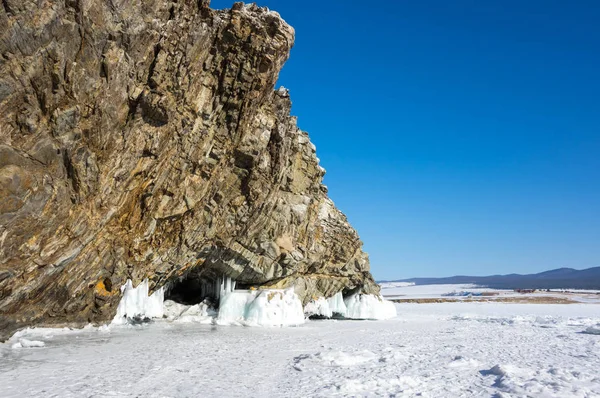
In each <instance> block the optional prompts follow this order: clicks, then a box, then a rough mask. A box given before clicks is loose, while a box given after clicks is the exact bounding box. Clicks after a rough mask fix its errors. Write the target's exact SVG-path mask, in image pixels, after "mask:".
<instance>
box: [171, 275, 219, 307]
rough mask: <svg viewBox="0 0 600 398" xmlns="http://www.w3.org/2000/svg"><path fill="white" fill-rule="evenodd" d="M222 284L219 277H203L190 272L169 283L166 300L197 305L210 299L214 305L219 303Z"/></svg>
mask: <svg viewBox="0 0 600 398" xmlns="http://www.w3.org/2000/svg"><path fill="white" fill-rule="evenodd" d="M220 285H221V283H220V280H219V278H202V277H200V276H198V275H196V274H189V275H186V276H184V277H181V278H179V279H176V280H175V281H173V282H171V283H170V284H169V286H168V288H167V289H166V291H165V300H172V301H175V302H176V303H179V304H185V305H195V304H199V303H201V302H203V301H204V300H206V299H208V300H209V301H210V302H211V303H212V304H213V305H217V304H218V303H219V289H220V287H221V286H220Z"/></svg>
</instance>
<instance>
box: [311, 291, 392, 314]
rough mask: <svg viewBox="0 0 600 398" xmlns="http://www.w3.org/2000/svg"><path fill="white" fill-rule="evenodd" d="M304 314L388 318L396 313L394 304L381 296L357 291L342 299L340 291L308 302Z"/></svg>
mask: <svg viewBox="0 0 600 398" xmlns="http://www.w3.org/2000/svg"><path fill="white" fill-rule="evenodd" d="M304 314H305V315H306V316H308V317H323V318H331V317H332V316H334V315H338V316H341V317H343V318H346V319H390V318H393V317H395V316H396V315H397V314H396V307H395V306H394V304H393V303H392V302H390V301H387V300H385V299H384V298H383V297H381V296H374V295H371V294H358V293H357V294H354V295H352V296H349V297H347V298H346V299H344V298H343V297H342V293H341V292H338V293H337V294H336V295H334V296H333V297H331V298H329V299H324V298H323V297H320V298H318V299H316V300H313V301H311V302H309V303H308V304H307V305H306V306H305V307H304Z"/></svg>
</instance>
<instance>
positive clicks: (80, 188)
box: [0, 0, 378, 337]
mask: <svg viewBox="0 0 600 398" xmlns="http://www.w3.org/2000/svg"><path fill="white" fill-rule="evenodd" d="M293 40H294V31H293V29H292V28H291V27H290V26H289V25H287V24H286V23H285V22H284V21H283V20H282V19H281V18H280V17H279V15H278V14H277V13H274V12H270V11H268V10H266V9H260V8H258V7H256V6H244V5H242V4H241V3H236V4H234V6H233V7H232V9H231V10H225V11H215V10H212V9H210V8H209V6H208V2H207V1H202V0H199V1H191V0H185V1H182V0H180V1H177V2H175V1H167V0H143V1H142V0H133V1H124V0H64V1H45V0H42V1H38V0H35V1H34V0H3V2H2V7H0V116H1V117H0V335H3V336H6V335H7V334H8V333H10V332H11V331H13V330H15V329H16V328H19V327H22V326H27V325H33V324H40V323H44V324H55V325H59V324H83V323H87V322H104V321H107V320H110V319H111V318H112V317H113V316H114V313H115V310H116V306H117V303H118V301H119V298H120V290H119V287H120V286H121V285H122V284H123V283H124V282H125V281H126V280H127V279H128V278H131V279H132V280H133V281H134V283H135V284H137V283H139V282H140V281H141V280H143V279H145V278H148V279H149V281H150V285H151V289H156V288H158V287H160V286H164V285H166V284H168V283H169V282H172V281H174V280H176V279H177V278H179V277H180V276H182V275H188V276H189V275H195V276H196V277H197V278H200V279H211V278H215V277H216V276H220V275H223V274H225V275H227V276H231V277H233V278H234V279H236V280H237V281H238V283H241V284H252V285H255V286H270V287H284V286H295V288H296V291H297V292H298V293H299V294H300V295H301V297H303V298H304V300H305V301H306V300H307V299H310V298H311V297H313V296H325V297H328V296H331V295H332V294H334V293H336V292H338V291H340V290H344V289H345V290H349V289H361V290H362V291H364V292H366V293H377V292H378V288H377V286H376V285H375V283H374V281H373V279H372V277H371V275H370V273H369V263H368V258H367V256H366V254H365V253H363V252H362V250H361V245H362V244H361V242H360V240H359V238H358V235H357V234H356V232H355V231H354V229H352V227H351V226H350V225H349V224H348V222H347V220H346V218H345V216H344V215H343V214H342V213H341V212H340V211H339V210H338V209H337V208H336V207H335V206H334V205H333V203H332V202H331V200H329V199H328V197H327V189H326V188H325V186H323V185H322V183H321V180H322V177H323V174H324V170H323V168H321V167H320V166H319V164H318V162H319V160H318V158H317V157H316V155H315V147H314V146H313V145H312V144H311V143H310V141H309V138H308V135H307V134H306V133H305V132H303V131H301V130H299V129H298V127H296V120H295V118H294V117H292V116H290V114H289V113H290V106H291V102H290V99H289V97H288V94H287V91H286V90H285V89H279V90H274V85H275V82H276V80H277V76H278V73H279V70H280V69H281V67H282V65H283V63H284V62H285V61H286V59H287V58H288V55H289V51H290V49H291V47H292V44H293ZM0 337H2V336H0Z"/></svg>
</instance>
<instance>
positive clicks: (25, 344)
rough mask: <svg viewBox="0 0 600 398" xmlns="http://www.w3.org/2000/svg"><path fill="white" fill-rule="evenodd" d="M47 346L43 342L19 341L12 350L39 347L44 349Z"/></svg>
mask: <svg viewBox="0 0 600 398" xmlns="http://www.w3.org/2000/svg"><path fill="white" fill-rule="evenodd" d="M45 345H46V343H44V342H43V341H38V340H28V339H19V342H18V343H15V344H13V345H12V348H13V349H18V348H37V347H44V346H45Z"/></svg>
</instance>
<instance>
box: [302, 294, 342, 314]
mask: <svg viewBox="0 0 600 398" xmlns="http://www.w3.org/2000/svg"><path fill="white" fill-rule="evenodd" d="M304 314H305V315H306V316H308V317H323V318H331V317H333V316H334V315H336V316H339V317H345V316H346V305H345V304H344V297H343V296H342V292H337V293H336V294H335V295H334V296H333V297H330V298H328V299H325V298H323V297H319V298H318V299H316V300H313V301H311V302H309V303H308V304H306V306H305V307H304Z"/></svg>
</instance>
